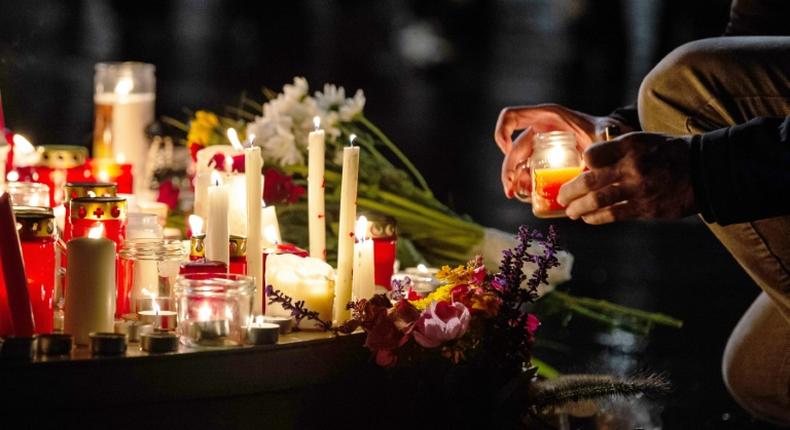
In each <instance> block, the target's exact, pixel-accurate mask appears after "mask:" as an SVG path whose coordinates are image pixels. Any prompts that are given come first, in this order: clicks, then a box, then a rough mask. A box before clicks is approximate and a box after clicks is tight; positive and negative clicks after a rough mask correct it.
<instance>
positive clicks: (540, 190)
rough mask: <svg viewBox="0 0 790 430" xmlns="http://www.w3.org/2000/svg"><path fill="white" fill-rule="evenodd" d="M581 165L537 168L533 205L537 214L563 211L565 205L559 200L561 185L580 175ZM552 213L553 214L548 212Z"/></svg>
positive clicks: (534, 178)
mask: <svg viewBox="0 0 790 430" xmlns="http://www.w3.org/2000/svg"><path fill="white" fill-rule="evenodd" d="M581 172H582V167H581V166H576V167H562V168H556V169H535V170H534V173H533V181H534V183H533V187H534V191H533V193H532V205H533V210H534V212H535V215H536V216H540V214H544V213H546V212H555V211H563V209H565V207H564V206H562V205H561V204H559V203H558V202H557V194H559V192H560V187H561V186H562V185H563V184H564V183H566V182H568V181H570V180H571V179H573V178H575V177H576V176H579V174H580V173H581ZM547 215H551V214H547Z"/></svg>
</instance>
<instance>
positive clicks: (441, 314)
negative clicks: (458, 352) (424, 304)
mask: <svg viewBox="0 0 790 430" xmlns="http://www.w3.org/2000/svg"><path fill="white" fill-rule="evenodd" d="M470 319H471V315H470V314H469V309H467V307H466V306H464V305H463V303H458V302H455V303H450V302H444V301H442V302H433V303H431V306H430V307H428V309H426V310H425V312H423V314H422V316H420V319H419V320H417V322H416V323H415V324H414V332H413V334H414V340H416V341H417V343H419V344H420V345H422V346H423V347H425V348H435V347H437V346H439V345H441V344H443V343H444V342H448V341H451V340H454V339H458V338H459V337H461V336H463V335H464V333H466V330H467V329H468V328H469V320H470Z"/></svg>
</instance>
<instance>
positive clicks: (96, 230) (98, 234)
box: [88, 223, 104, 239]
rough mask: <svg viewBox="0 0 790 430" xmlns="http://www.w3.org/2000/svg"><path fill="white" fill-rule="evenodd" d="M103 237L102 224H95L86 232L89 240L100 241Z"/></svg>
mask: <svg viewBox="0 0 790 430" xmlns="http://www.w3.org/2000/svg"><path fill="white" fill-rule="evenodd" d="M103 236H104V224H102V223H97V224H96V225H95V226H93V227H91V228H90V229H89V230H88V237H89V238H91V239H100V238H102V237H103Z"/></svg>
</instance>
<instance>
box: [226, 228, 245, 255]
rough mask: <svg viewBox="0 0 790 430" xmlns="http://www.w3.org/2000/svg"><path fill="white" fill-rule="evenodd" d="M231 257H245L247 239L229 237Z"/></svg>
mask: <svg viewBox="0 0 790 430" xmlns="http://www.w3.org/2000/svg"><path fill="white" fill-rule="evenodd" d="M228 246H229V247H230V256H231V257H244V256H245V255H247V238H246V237H244V236H237V235H235V234H232V235H230V239H229V242H228Z"/></svg>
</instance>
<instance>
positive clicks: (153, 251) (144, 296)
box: [117, 239, 186, 328]
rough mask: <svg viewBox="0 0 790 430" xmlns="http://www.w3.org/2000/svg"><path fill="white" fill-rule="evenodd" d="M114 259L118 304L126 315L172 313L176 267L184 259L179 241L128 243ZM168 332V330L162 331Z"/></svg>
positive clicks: (137, 241) (125, 243) (142, 240)
mask: <svg viewBox="0 0 790 430" xmlns="http://www.w3.org/2000/svg"><path fill="white" fill-rule="evenodd" d="M118 255H119V257H120V259H121V272H120V274H119V275H120V276H119V279H118V300H117V302H118V303H119V304H120V306H122V307H124V308H126V309H128V310H129V313H138V314H139V313H140V312H141V311H157V310H160V311H172V309H171V306H170V300H169V299H170V297H172V293H173V287H174V286H175V281H176V277H177V276H178V270H179V266H180V264H181V262H182V261H184V260H185V259H186V254H185V252H184V248H183V246H182V245H181V241H179V240H163V239H129V240H126V241H124V242H123V245H122V246H121V248H120V250H119V252H118ZM162 328H168V327H162Z"/></svg>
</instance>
